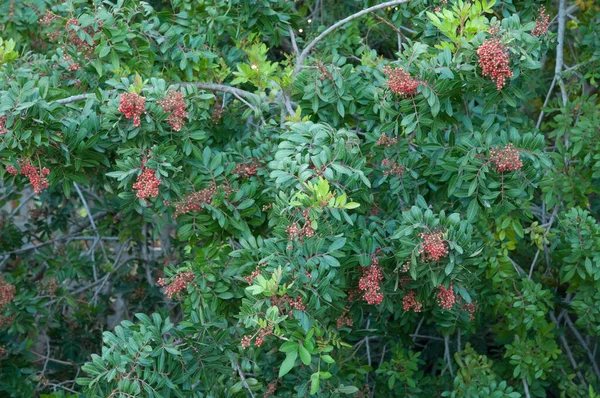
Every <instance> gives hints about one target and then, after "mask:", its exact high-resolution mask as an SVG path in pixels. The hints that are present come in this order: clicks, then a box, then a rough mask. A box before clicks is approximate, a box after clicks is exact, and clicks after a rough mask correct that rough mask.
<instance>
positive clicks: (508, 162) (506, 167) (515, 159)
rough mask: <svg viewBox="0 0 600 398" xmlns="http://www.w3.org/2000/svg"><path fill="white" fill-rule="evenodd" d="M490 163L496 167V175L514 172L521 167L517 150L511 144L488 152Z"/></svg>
mask: <svg viewBox="0 0 600 398" xmlns="http://www.w3.org/2000/svg"><path fill="white" fill-rule="evenodd" d="M490 162H492V163H493V164H494V166H496V171H497V172H498V173H503V172H505V171H515V170H519V169H520V168H521V167H523V162H521V155H520V154H519V150H518V149H517V148H515V147H514V146H513V144H508V145H506V146H505V147H504V148H494V149H492V150H490Z"/></svg>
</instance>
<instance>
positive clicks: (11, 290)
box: [0, 277, 17, 311]
mask: <svg viewBox="0 0 600 398" xmlns="http://www.w3.org/2000/svg"><path fill="white" fill-rule="evenodd" d="M16 292H17V289H16V288H15V286H14V285H13V284H11V283H8V282H6V281H5V280H4V278H2V277H0V311H1V310H4V307H6V306H7V305H8V304H10V303H12V301H13V300H14V299H15V293H16Z"/></svg>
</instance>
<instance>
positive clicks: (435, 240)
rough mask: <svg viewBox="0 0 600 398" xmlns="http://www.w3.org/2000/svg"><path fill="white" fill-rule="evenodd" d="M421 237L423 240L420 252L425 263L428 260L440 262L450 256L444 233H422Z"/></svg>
mask: <svg viewBox="0 0 600 398" xmlns="http://www.w3.org/2000/svg"><path fill="white" fill-rule="evenodd" d="M419 237H420V238H421V239H423V242H422V244H421V249H420V250H419V254H421V256H422V260H423V262H425V261H428V260H431V261H439V260H441V259H442V258H444V257H445V256H446V255H447V254H448V243H447V242H446V240H445V239H444V234H443V233H442V232H428V233H420V234H419Z"/></svg>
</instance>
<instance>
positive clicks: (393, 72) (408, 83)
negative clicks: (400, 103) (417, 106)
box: [383, 66, 423, 97]
mask: <svg viewBox="0 0 600 398" xmlns="http://www.w3.org/2000/svg"><path fill="white" fill-rule="evenodd" d="M383 73H385V74H386V75H389V76H390V78H389V79H388V86H389V88H390V90H392V93H394V94H398V95H400V96H401V97H412V96H413V95H415V94H416V93H417V87H418V86H419V84H422V83H423V82H422V81H420V80H417V79H415V78H413V77H412V76H411V75H409V74H408V73H406V72H404V69H402V68H394V69H392V68H390V67H389V66H384V67H383Z"/></svg>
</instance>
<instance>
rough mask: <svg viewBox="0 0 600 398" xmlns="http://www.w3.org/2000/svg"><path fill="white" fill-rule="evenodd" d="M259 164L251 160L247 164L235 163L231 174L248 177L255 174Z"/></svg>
mask: <svg viewBox="0 0 600 398" xmlns="http://www.w3.org/2000/svg"><path fill="white" fill-rule="evenodd" d="M258 166H259V164H258V163H257V162H252V163H249V164H237V165H236V166H235V168H234V169H233V174H237V175H239V176H240V177H241V178H249V177H252V176H253V175H256V173H257V172H258Z"/></svg>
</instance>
